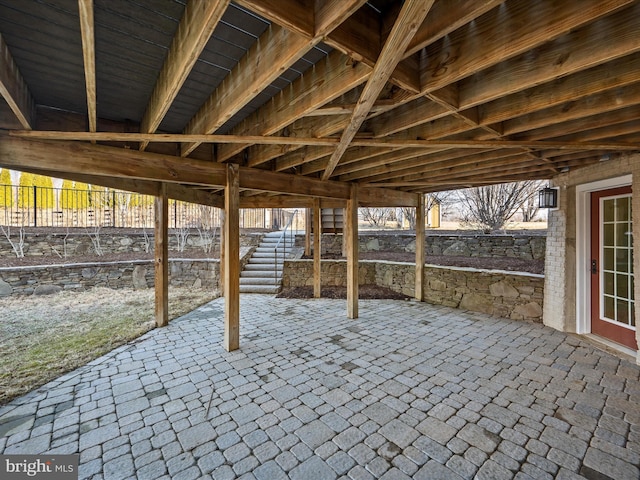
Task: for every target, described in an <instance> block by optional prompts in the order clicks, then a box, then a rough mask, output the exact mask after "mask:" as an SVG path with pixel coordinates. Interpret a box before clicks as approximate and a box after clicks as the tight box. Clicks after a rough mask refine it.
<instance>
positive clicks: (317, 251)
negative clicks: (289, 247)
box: [313, 198, 322, 298]
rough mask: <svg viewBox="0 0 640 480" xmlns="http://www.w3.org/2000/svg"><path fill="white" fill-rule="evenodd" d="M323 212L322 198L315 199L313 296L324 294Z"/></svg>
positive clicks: (317, 296) (318, 296)
mask: <svg viewBox="0 0 640 480" xmlns="http://www.w3.org/2000/svg"><path fill="white" fill-rule="evenodd" d="M321 258H322V212H321V211H320V199H318V198H315V199H314V200H313V297H314V298H320V297H321V296H322V293H321V291H322V287H321V285H322V273H321V272H322V265H321V263H320V260H321Z"/></svg>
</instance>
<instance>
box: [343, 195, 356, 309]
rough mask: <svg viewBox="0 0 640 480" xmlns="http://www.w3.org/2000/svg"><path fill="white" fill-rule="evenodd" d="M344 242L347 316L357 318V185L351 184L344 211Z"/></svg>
mask: <svg viewBox="0 0 640 480" xmlns="http://www.w3.org/2000/svg"><path fill="white" fill-rule="evenodd" d="M344 242H345V247H346V250H347V252H346V253H347V318H358V185H356V184H355V183H354V184H352V185H351V195H350V198H349V200H347V208H346V209H345V213H344Z"/></svg>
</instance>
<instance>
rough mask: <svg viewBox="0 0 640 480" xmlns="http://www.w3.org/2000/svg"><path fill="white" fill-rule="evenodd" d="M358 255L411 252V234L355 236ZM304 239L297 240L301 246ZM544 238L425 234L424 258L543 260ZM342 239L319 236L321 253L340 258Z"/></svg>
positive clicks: (541, 236)
mask: <svg viewBox="0 0 640 480" xmlns="http://www.w3.org/2000/svg"><path fill="white" fill-rule="evenodd" d="M358 238H359V250H360V251H361V252H371V251H385V252H415V251H416V239H415V234H413V233H383V234H379V233H378V234H367V233H360V235H359V237H358ZM303 242H304V238H302V240H300V239H299V240H298V244H299V245H300V246H303ZM545 244H546V236H544V235H536V234H531V235H442V234H435V233H427V240H426V253H427V255H456V256H465V257H515V258H521V259H524V260H537V259H543V258H544V256H545ZM341 252H342V235H340V234H338V235H332V234H323V235H322V253H334V254H340V253H341Z"/></svg>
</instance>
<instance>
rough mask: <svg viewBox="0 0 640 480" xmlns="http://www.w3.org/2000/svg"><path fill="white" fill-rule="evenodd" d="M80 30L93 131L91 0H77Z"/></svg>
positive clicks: (93, 39)
mask: <svg viewBox="0 0 640 480" xmlns="http://www.w3.org/2000/svg"><path fill="white" fill-rule="evenodd" d="M78 13H79V17H80V32H81V34H82V58H83V60H84V82H85V91H86V93H87V116H88V118H89V131H90V132H95V131H96V128H97V124H98V120H97V119H98V113H97V100H96V40H95V25H94V22H93V0H78Z"/></svg>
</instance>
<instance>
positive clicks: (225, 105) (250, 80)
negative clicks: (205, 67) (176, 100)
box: [181, 25, 319, 157]
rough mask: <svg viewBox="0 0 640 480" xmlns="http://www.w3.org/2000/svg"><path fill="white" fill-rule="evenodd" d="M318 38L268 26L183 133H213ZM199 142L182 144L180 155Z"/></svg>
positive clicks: (276, 26) (188, 152)
mask: <svg viewBox="0 0 640 480" xmlns="http://www.w3.org/2000/svg"><path fill="white" fill-rule="evenodd" d="M318 40H319V39H316V40H315V41H310V40H308V39H307V37H303V36H301V35H299V34H297V33H294V32H291V31H289V30H286V29H285V28H283V27H280V26H278V25H271V26H270V27H269V28H268V29H267V31H266V32H265V33H263V34H262V35H261V37H260V39H259V40H258V41H256V42H255V43H254V44H253V45H252V46H251V48H250V49H249V50H248V51H247V53H246V54H245V56H244V57H243V58H242V59H241V60H240V62H238V64H237V65H236V66H235V67H234V68H233V70H232V72H231V73H230V74H229V75H227V76H226V77H225V78H224V79H223V81H222V83H221V84H220V85H219V86H218V88H216V90H215V91H214V92H213V93H212V94H211V95H210V96H209V98H207V100H206V101H205V102H204V104H203V105H202V107H200V110H198V112H197V113H196V114H195V115H194V117H193V118H192V119H191V120H190V121H189V123H188V124H187V126H186V127H185V129H184V132H183V133H185V134H208V133H213V132H215V131H216V130H217V129H218V128H220V127H221V126H222V125H224V124H225V123H226V122H227V121H228V120H229V119H230V118H231V117H233V115H235V114H236V113H237V112H238V111H239V110H240V109H241V108H242V107H244V106H245V105H246V104H247V103H248V102H250V101H251V99H252V98H253V97H255V96H256V95H257V94H258V93H260V92H261V91H262V90H264V89H265V88H266V87H267V86H268V85H269V84H271V83H272V82H273V81H274V80H275V79H276V78H278V76H279V75H281V74H282V73H283V72H285V71H286V70H287V69H288V68H289V67H290V66H291V65H293V63H295V62H296V61H297V60H298V59H299V58H300V57H301V56H303V55H304V54H305V53H307V52H308V51H309V50H310V49H311V48H313V46H314V45H315V44H316V43H317V41H318ZM198 145H200V144H199V143H197V142H192V143H185V144H183V145H182V147H181V155H182V156H183V157H184V156H187V155H189V154H190V153H191V152H192V151H193V150H194V149H195V148H197V147H198Z"/></svg>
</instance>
